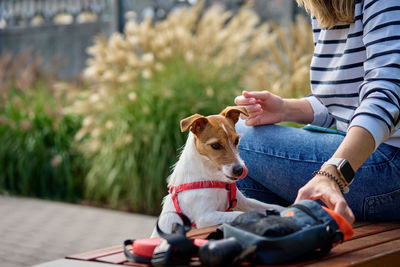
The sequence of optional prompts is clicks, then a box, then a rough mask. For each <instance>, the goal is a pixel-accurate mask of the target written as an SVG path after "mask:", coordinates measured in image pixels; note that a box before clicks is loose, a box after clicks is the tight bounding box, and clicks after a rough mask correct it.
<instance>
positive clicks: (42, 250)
mask: <svg viewBox="0 0 400 267" xmlns="http://www.w3.org/2000/svg"><path fill="white" fill-rule="evenodd" d="M155 222H156V217H153V216H146V215H140V214H133V213H127V212H120V211H113V210H106V209H100V208H94V207H87V206H81V205H74V204H67V203H61V202H53V201H45V200H38V199H31V198H18V197H8V196H1V195H0V235H1V238H0V266H1V267H19V266H32V265H35V264H40V263H43V262H48V261H54V260H57V259H62V258H64V257H65V256H68V255H73V254H76V253H81V252H86V251H91V250H95V249H99V248H105V247H109V246H114V245H118V244H122V242H123V241H124V240H125V239H128V238H142V237H148V236H150V234H151V232H152V230H153V227H154V225H155Z"/></svg>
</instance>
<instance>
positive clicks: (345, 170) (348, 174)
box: [325, 158, 354, 187]
mask: <svg viewBox="0 0 400 267" xmlns="http://www.w3.org/2000/svg"><path fill="white" fill-rule="evenodd" d="M325 164H327V165H334V166H336V169H337V171H338V173H339V174H340V176H341V177H340V178H341V179H342V180H343V183H344V186H345V187H347V186H349V185H350V184H351V183H352V182H353V180H354V170H353V168H352V167H351V165H350V163H349V162H348V161H347V160H346V159H342V158H331V159H329V160H328V161H327V162H325Z"/></svg>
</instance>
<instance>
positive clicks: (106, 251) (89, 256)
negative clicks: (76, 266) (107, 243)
mask: <svg viewBox="0 0 400 267" xmlns="http://www.w3.org/2000/svg"><path fill="white" fill-rule="evenodd" d="M121 251H123V247H122V245H119V246H113V247H109V248H102V249H98V250H93V251H89V252H85V253H80V254H75V255H72V256H67V257H66V258H67V259H73V260H85V261H89V260H94V259H96V258H97V257H101V256H106V255H110V254H114V253H118V252H121Z"/></svg>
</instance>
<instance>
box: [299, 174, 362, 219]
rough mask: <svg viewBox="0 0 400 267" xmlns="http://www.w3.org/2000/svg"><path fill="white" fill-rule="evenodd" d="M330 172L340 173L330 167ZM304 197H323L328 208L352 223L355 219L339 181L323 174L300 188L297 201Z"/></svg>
mask: <svg viewBox="0 0 400 267" xmlns="http://www.w3.org/2000/svg"><path fill="white" fill-rule="evenodd" d="M328 172H329V173H332V174H334V175H338V174H337V173H335V170H333V172H332V169H329V171H328ZM303 199H311V200H316V199H321V200H322V201H323V202H324V203H325V204H326V205H327V206H328V208H330V209H332V210H334V211H335V212H337V213H339V214H340V215H342V216H343V217H344V218H345V219H346V220H347V221H348V222H349V223H350V224H352V223H353V222H354V220H355V217H354V214H353V212H352V210H351V209H350V207H349V206H348V205H347V202H346V200H345V199H344V197H343V195H342V192H341V191H340V189H339V186H338V185H337V183H336V182H335V181H333V180H331V179H330V178H328V177H326V176H323V175H316V176H315V177H314V178H312V179H311V180H310V181H309V182H308V183H307V184H306V185H305V186H303V187H302V188H300V190H299V192H298V194H297V198H296V200H295V202H298V201H300V200H303Z"/></svg>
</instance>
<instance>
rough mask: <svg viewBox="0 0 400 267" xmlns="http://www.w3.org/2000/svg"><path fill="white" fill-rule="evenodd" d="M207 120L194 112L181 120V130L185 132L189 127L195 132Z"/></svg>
mask: <svg viewBox="0 0 400 267" xmlns="http://www.w3.org/2000/svg"><path fill="white" fill-rule="evenodd" d="M207 122H208V120H207V118H206V117H204V116H203V115H200V114H194V115H192V116H190V117H187V118H186V119H183V120H181V131H182V132H186V131H187V130H188V129H189V128H190V130H191V131H192V133H194V134H197V133H199V132H200V131H202V130H203V129H204V128H205V125H206V124H207Z"/></svg>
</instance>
